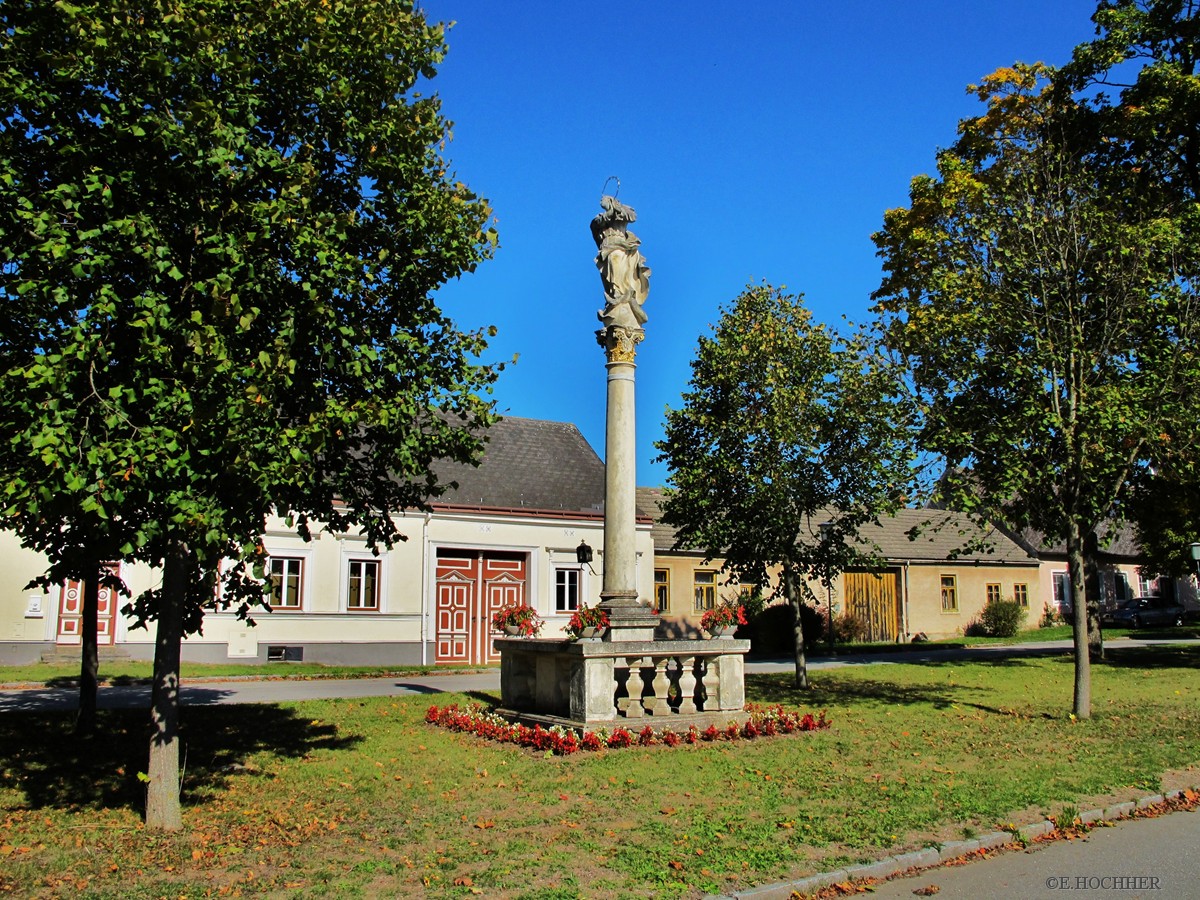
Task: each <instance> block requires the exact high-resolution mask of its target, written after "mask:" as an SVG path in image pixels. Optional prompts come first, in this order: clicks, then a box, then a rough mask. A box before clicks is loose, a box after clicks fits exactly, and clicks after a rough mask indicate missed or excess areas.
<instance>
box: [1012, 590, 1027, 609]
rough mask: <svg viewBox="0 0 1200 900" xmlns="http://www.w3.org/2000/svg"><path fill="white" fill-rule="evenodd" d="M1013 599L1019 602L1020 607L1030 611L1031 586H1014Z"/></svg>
mask: <svg viewBox="0 0 1200 900" xmlns="http://www.w3.org/2000/svg"><path fill="white" fill-rule="evenodd" d="M1013 599H1014V600H1016V601H1017V604H1018V605H1020V606H1023V607H1025V608H1026V609H1028V608H1029V585H1027V584H1014V585H1013Z"/></svg>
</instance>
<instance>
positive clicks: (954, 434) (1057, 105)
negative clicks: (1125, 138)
mask: <svg viewBox="0 0 1200 900" xmlns="http://www.w3.org/2000/svg"><path fill="white" fill-rule="evenodd" d="M1055 76H1056V73H1055V72H1054V71H1053V70H1051V69H1048V68H1047V67H1044V66H1041V65H1036V66H1025V65H1018V66H1016V67H1014V68H1011V69H1001V70H998V71H997V72H995V73H993V74H992V75H990V76H988V78H986V79H985V80H984V82H983V83H982V84H981V85H980V86H979V87H977V88H975V89H974V90H975V92H976V93H977V94H978V96H979V97H980V99H981V100H983V101H984V102H985V103H986V104H987V112H986V113H984V114H983V115H981V116H979V117H977V118H972V119H967V120H965V121H963V122H962V123H961V124H960V126H959V132H960V137H959V140H958V142H957V143H956V144H955V146H954V148H952V149H951V150H948V151H944V152H942V153H941V154H939V157H938V176H937V177H936V178H932V177H928V176H922V177H919V178H917V179H914V181H913V183H912V190H911V205H910V206H909V207H908V208H907V209H898V210H891V211H889V212H888V213H887V214H886V216H885V220H884V230H883V231H882V232H880V233H879V234H877V235H876V236H875V241H876V243H877V245H878V247H879V250H880V256H882V257H883V260H884V270H885V278H884V281H883V284H882V286H881V287H880V289H879V290H878V292H877V293H876V295H875V296H876V298H877V299H878V301H879V306H878V310H879V312H880V313H881V322H880V327H881V329H882V336H883V340H884V342H885V344H886V345H887V346H888V347H889V348H890V349H891V350H893V351H895V352H896V353H898V354H899V356H900V357H901V358H902V360H903V361H904V363H905V364H906V365H907V366H908V367H909V369H910V372H911V379H912V382H911V383H912V385H913V387H914V389H915V390H916V392H917V393H918V395H919V397H920V401H921V408H922V411H923V421H922V425H921V432H920V436H921V442H922V445H923V447H924V448H925V449H926V450H928V451H930V452H933V453H935V454H938V455H940V456H941V457H942V458H943V459H944V460H945V461H946V463H947V465H948V476H947V478H946V479H945V480H944V486H945V488H946V491H947V493H948V494H949V495H950V501H951V502H953V503H955V505H958V506H960V507H966V508H967V509H968V510H970V511H973V512H975V513H977V514H979V515H981V516H983V517H985V518H991V519H993V520H996V519H998V520H1000V521H1003V522H1006V523H1008V524H1009V525H1012V526H1015V527H1026V526H1028V527H1033V528H1036V529H1038V530H1039V531H1041V532H1043V533H1044V534H1045V535H1046V536H1047V537H1049V538H1050V539H1052V540H1064V541H1065V543H1066V547H1067V556H1068V567H1069V570H1070V576H1071V585H1072V592H1073V597H1074V637H1075V686H1074V703H1073V709H1074V714H1075V715H1076V716H1077V717H1079V718H1086V717H1087V716H1088V715H1090V708H1091V682H1090V667H1089V657H1088V632H1087V629H1088V610H1087V604H1086V602H1085V587H1084V581H1085V577H1084V576H1085V556H1086V553H1085V548H1089V547H1090V552H1091V553H1092V555H1094V554H1095V552H1096V548H1097V544H1096V536H1097V535H1098V534H1099V533H1100V532H1101V526H1102V524H1103V523H1105V522H1106V521H1107V520H1109V519H1111V518H1113V517H1119V516H1120V513H1121V510H1120V504H1121V503H1122V501H1123V500H1124V499H1125V497H1126V494H1127V492H1128V488H1129V485H1130V483H1131V481H1132V480H1133V479H1134V478H1135V477H1136V476H1137V475H1138V473H1139V472H1141V471H1142V470H1143V469H1144V467H1145V465H1146V462H1147V460H1148V459H1151V458H1153V455H1154V453H1155V452H1156V449H1157V448H1158V447H1159V446H1160V444H1161V442H1162V440H1163V437H1164V435H1163V434H1162V431H1161V428H1160V427H1159V423H1158V417H1159V414H1160V412H1161V411H1162V410H1163V409H1164V408H1165V407H1169V406H1170V405H1171V404H1172V403H1173V402H1174V401H1175V398H1177V397H1178V396H1179V394H1180V392H1181V391H1182V390H1184V389H1186V386H1187V385H1188V384H1194V383H1195V382H1194V378H1195V364H1196V353H1195V350H1196V344H1195V341H1196V336H1197V326H1198V325H1200V319H1198V318H1197V310H1196V309H1195V306H1194V299H1193V297H1192V294H1191V292H1190V290H1188V288H1187V284H1186V282H1184V281H1181V280H1180V279H1179V278H1178V277H1177V276H1178V269H1177V268H1176V266H1175V263H1176V262H1177V260H1178V259H1179V258H1180V255H1181V254H1182V253H1184V252H1186V241H1184V239H1183V238H1182V236H1181V234H1180V231H1179V229H1178V228H1177V227H1176V226H1175V223H1174V222H1173V221H1172V220H1171V219H1170V218H1169V217H1167V216H1164V215H1163V214H1162V213H1163V208H1162V206H1161V205H1160V204H1158V203H1157V202H1156V201H1155V196H1156V195H1155V194H1154V192H1152V191H1150V192H1147V193H1143V194H1142V195H1140V196H1138V195H1135V194H1134V193H1132V185H1131V184H1130V183H1129V181H1128V180H1127V179H1124V178H1122V177H1121V173H1120V172H1119V171H1115V170H1114V169H1113V168H1112V167H1111V166H1108V165H1106V164H1105V159H1104V155H1103V153H1101V152H1099V151H1098V150H1097V148H1098V147H1101V146H1102V143H1103V142H1102V140H1101V132H1100V131H1099V129H1098V121H1097V117H1096V115H1095V112H1094V110H1093V109H1091V108H1089V107H1088V106H1086V105H1085V104H1082V103H1080V102H1078V101H1077V100H1076V99H1075V98H1073V97H1072V96H1071V95H1070V93H1069V92H1068V91H1067V90H1065V89H1064V88H1063V87H1062V85H1061V82H1058V83H1056V81H1055ZM1096 594H1097V595H1098V590H1097V591H1096Z"/></svg>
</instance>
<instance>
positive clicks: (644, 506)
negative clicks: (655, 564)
mask: <svg viewBox="0 0 1200 900" xmlns="http://www.w3.org/2000/svg"><path fill="white" fill-rule="evenodd" d="M662 501H663V489H662V488H656V487H640V488H638V489H637V505H638V509H640V510H641V511H642V512H644V513H645V514H646V515H648V516H649V517H650V518H651V519H652V520H653V524H652V525H651V526H650V536H651V537H652V538H653V539H654V549H655V550H656V551H659V552H666V551H669V550H673V549H675V529H674V528H672V527H671V526H670V525H667V524H665V523H664V522H663V521H662ZM695 552H699V551H695Z"/></svg>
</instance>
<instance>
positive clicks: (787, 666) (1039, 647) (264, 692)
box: [0, 639, 1200, 713]
mask: <svg viewBox="0 0 1200 900" xmlns="http://www.w3.org/2000/svg"><path fill="white" fill-rule="evenodd" d="M1161 643H1192V644H1198V643H1200V640H1190V641H1170V642H1164V641H1147V640H1141V639H1125V640H1121V641H1113V642H1112V643H1111V644H1110V646H1113V647H1118V646H1148V645H1153V644H1161ZM1070 649H1071V644H1070V641H1043V642H1040V643H1031V644H1017V645H1011V646H1003V647H1001V646H987V647H964V648H962V649H960V650H933V649H930V650H928V651H907V652H904V653H872V654H860V655H853V654H852V655H847V656H838V657H832V658H830V657H819V656H817V657H813V659H812V660H811V661H810V662H809V666H808V667H809V669H810V670H815V671H819V670H821V669H834V668H841V667H844V666H864V665H887V664H895V663H919V662H935V663H936V662H953V661H958V660H966V659H998V658H1005V659H1014V658H1021V657H1024V658H1028V657H1035V656H1049V655H1056V654H1061V653H1066V652H1069V651H1070ZM794 669H795V663H794V662H793V661H792V660H790V659H779V660H756V661H753V662H749V663H747V664H746V671H747V672H752V673H768V672H791V671H793V670H794ZM499 690H500V671H499V669H492V670H490V671H487V672H483V673H479V674H474V675H450V674H447V675H442V674H433V675H420V676H413V677H411V678H349V679H335V678H328V679H323V678H318V679H311V680H298V681H292V680H287V679H279V680H274V681H256V680H253V679H234V680H230V681H193V682H189V681H188V680H187V679H184V683H183V687H182V688H181V689H180V693H181V696H182V698H183V702H184V703H185V704H187V705H192V706H202V705H209V704H213V703H279V702H284V701H289V700H323V699H331V698H340V697H345V698H354V697H386V696H404V695H409V694H439V693H443V692H467V691H488V692H492V693H496V692H498V691H499ZM77 702H78V691H77V690H76V689H74V688H44V687H33V688H28V687H27V688H21V689H16V690H0V713H2V712H5V711H9V710H14V711H15V710H71V709H75V708H76V706H77ZM149 702H150V689H149V688H148V687H147V686H145V685H128V686H111V685H106V686H103V687H101V688H100V691H99V695H98V699H97V703H98V705H99V707H100V708H101V709H137V708H138V707H144V706H148V705H149Z"/></svg>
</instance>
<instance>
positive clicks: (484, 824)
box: [475, 819, 496, 828]
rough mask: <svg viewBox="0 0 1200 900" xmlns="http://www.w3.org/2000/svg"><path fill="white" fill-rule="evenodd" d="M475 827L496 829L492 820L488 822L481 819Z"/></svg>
mask: <svg viewBox="0 0 1200 900" xmlns="http://www.w3.org/2000/svg"><path fill="white" fill-rule="evenodd" d="M475 827H476V828H495V827H496V823H495V822H493V821H491V820H490V819H489V820H488V821H486V822H485V821H484V820H483V819H480V820H479V821H478V822H476V823H475Z"/></svg>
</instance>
